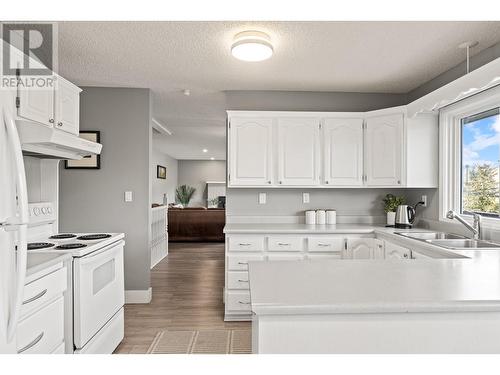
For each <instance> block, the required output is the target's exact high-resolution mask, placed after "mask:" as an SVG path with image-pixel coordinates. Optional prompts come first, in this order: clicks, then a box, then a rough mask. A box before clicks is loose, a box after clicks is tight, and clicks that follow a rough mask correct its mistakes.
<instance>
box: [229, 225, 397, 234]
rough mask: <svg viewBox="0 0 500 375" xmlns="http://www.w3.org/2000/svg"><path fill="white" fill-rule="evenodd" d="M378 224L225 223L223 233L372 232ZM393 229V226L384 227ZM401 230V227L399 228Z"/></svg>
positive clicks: (379, 227)
mask: <svg viewBox="0 0 500 375" xmlns="http://www.w3.org/2000/svg"><path fill="white" fill-rule="evenodd" d="M382 228H384V227H382V226H380V225H370V224H337V225H308V224H226V226H225V227H224V233H226V234H231V233H233V234H234V233H248V234H250V233H288V234H293V233H311V234H322V233H327V234H329V233H373V232H374V231H375V229H382ZM385 229H387V230H389V231H394V228H385ZM399 230H401V229H399Z"/></svg>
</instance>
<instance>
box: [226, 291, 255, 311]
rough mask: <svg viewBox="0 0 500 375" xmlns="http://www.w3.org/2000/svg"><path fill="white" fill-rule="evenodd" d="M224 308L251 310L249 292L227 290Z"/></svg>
mask: <svg viewBox="0 0 500 375" xmlns="http://www.w3.org/2000/svg"><path fill="white" fill-rule="evenodd" d="M226 308H227V309H228V310H230V311H240V312H245V311H246V312H250V311H251V310H252V305H251V303H250V292H247V291H242V292H227V296H226Z"/></svg>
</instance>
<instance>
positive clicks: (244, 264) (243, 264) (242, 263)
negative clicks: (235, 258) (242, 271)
mask: <svg viewBox="0 0 500 375" xmlns="http://www.w3.org/2000/svg"><path fill="white" fill-rule="evenodd" d="M238 264H240V265H242V266H247V265H248V262H238Z"/></svg>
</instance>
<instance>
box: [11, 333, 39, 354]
mask: <svg viewBox="0 0 500 375" xmlns="http://www.w3.org/2000/svg"><path fill="white" fill-rule="evenodd" d="M43 334H44V332H42V333H40V334H39V335H38V336H37V337H36V338H35V339H34V340H33V341H32V342H30V343H29V344H28V345H26V346H25V347H24V348H21V349H19V350H18V351H17V354H21V353H22V352H25V351H26V350H28V349H31V348H32V347H34V346H35V345H36V344H38V343H39V342H40V340H41V339H42V338H43Z"/></svg>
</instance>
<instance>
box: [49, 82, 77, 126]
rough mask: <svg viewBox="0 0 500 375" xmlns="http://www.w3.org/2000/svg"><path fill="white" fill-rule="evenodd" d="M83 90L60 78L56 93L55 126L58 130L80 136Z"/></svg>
mask: <svg viewBox="0 0 500 375" xmlns="http://www.w3.org/2000/svg"><path fill="white" fill-rule="evenodd" d="M80 92H81V89H80V88H79V87H77V86H75V85H73V84H72V83H71V82H68V81H66V80H65V79H64V78H61V77H58V79H57V81H56V92H55V113H56V116H55V119H56V121H55V125H56V127H57V128H58V129H61V130H64V131H67V132H69V133H73V134H76V135H78V134H79V129H80Z"/></svg>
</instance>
